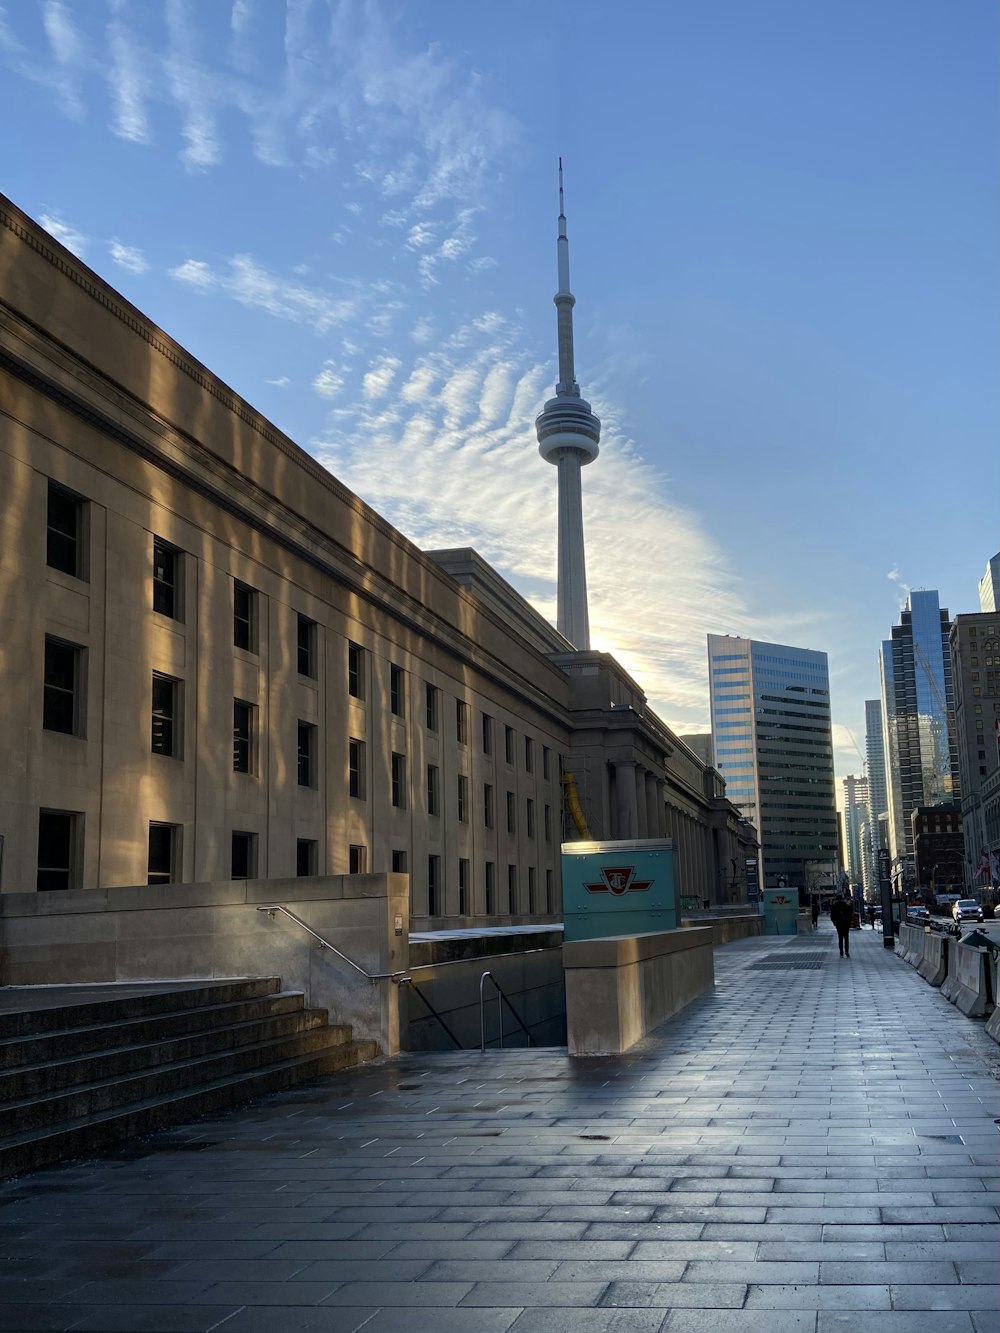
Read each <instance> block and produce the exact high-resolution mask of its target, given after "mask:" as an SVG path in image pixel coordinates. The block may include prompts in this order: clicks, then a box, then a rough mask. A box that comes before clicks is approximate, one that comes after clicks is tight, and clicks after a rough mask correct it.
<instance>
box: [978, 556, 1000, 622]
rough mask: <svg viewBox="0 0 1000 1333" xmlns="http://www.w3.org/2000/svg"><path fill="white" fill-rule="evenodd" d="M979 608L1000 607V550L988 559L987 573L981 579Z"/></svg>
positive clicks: (989, 609)
mask: <svg viewBox="0 0 1000 1333" xmlns="http://www.w3.org/2000/svg"><path fill="white" fill-rule="evenodd" d="M979 609H980V611H996V610H998V609H1000V552H998V553H997V554H996V555H995V556H992V557H991V558H990V559H989V560H987V562H986V573H985V574H984V575H983V577H982V578H981V579H980V580H979Z"/></svg>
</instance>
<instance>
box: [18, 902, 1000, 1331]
mask: <svg viewBox="0 0 1000 1333" xmlns="http://www.w3.org/2000/svg"><path fill="white" fill-rule="evenodd" d="M825 925H826V923H824V926H825ZM852 942H853V943H854V944H855V947H854V949H852V954H854V955H855V956H854V957H853V958H852V962H851V966H850V970H848V969H847V968H846V967H841V968H839V969H838V968H837V966H836V964H835V963H834V962H832V961H829V962H827V963H826V964H825V965H824V966H823V967H821V968H820V969H818V970H817V971H815V972H805V973H804V972H788V973H786V974H783V973H781V972H780V971H769V972H768V973H767V974H766V975H762V974H761V973H760V972H757V971H755V970H753V969H752V968H751V967H750V964H751V963H752V962H753V961H754V960H755V959H756V958H759V957H760V955H761V953H762V952H767V953H779V952H780V951H781V950H783V949H791V950H793V951H794V949H795V948H797V947H801V946H800V943H799V942H797V941H775V940H772V941H763V940H752V941H744V942H740V943H738V944H735V945H732V946H727V947H726V948H724V949H720V950H719V951H717V954H716V975H717V982H718V984H717V986H716V989H715V991H714V992H713V993H712V994H710V995H708V996H705V997H702V998H701V999H699V1000H698V1001H696V1002H695V1003H694V1004H693V1005H692V1006H690V1008H689V1009H687V1010H685V1011H684V1012H683V1013H681V1014H679V1015H677V1016H676V1017H675V1019H674V1020H673V1021H672V1022H671V1023H670V1024H668V1025H666V1026H665V1027H664V1028H663V1029H662V1030H661V1031H660V1032H658V1033H656V1034H654V1035H653V1036H651V1037H650V1038H647V1039H646V1040H644V1041H643V1042H641V1043H640V1044H639V1046H638V1047H637V1048H635V1049H634V1050H633V1051H631V1052H629V1053H628V1054H627V1055H625V1056H623V1057H617V1058H611V1057H609V1058H601V1059H594V1060H584V1061H581V1060H575V1061H570V1060H568V1058H567V1056H566V1053H565V1051H538V1050H533V1051H509V1052H505V1053H503V1054H502V1055H501V1054H500V1053H497V1052H491V1053H490V1054H489V1055H488V1056H486V1057H482V1056H480V1055H479V1053H478V1052H453V1053H442V1054H424V1053H414V1054H411V1055H406V1056H402V1057H399V1058H398V1059H395V1060H391V1061H382V1062H379V1063H377V1064H374V1065H370V1066H365V1067H363V1068H360V1069H355V1070H350V1071H345V1072H344V1073H343V1074H340V1075H336V1076H333V1077H331V1078H329V1079H326V1080H322V1081H320V1082H318V1083H315V1084H312V1085H310V1086H309V1087H306V1088H296V1089H291V1090H289V1091H288V1092H287V1093H283V1094H279V1095H276V1096H274V1097H270V1098H268V1099H266V1100H264V1101H261V1102H259V1103H257V1104H256V1105H253V1106H250V1107H248V1108H245V1109H244V1110H240V1111H236V1112H231V1113H226V1114H224V1115H220V1116H216V1117H212V1118H209V1119H206V1120H205V1121H202V1122H200V1123H199V1124H197V1125H192V1126H186V1127H182V1128H180V1129H176V1130H171V1131H169V1132H168V1133H166V1134H164V1135H162V1136H153V1137H152V1138H150V1139H148V1140H145V1141H142V1142H139V1143H134V1144H128V1145H124V1146H123V1147H122V1148H121V1149H119V1150H116V1151H115V1152H114V1153H111V1154H108V1155H107V1156H106V1157H104V1158H100V1159H95V1160H94V1161H91V1162H85V1163H74V1164H71V1165H67V1166H65V1167H59V1168H53V1169H52V1170H50V1171H44V1172H39V1173H37V1174H36V1175H35V1176H32V1177H29V1178H27V1179H26V1180H22V1181H16V1182H7V1183H5V1184H0V1238H2V1239H0V1254H4V1253H7V1254H8V1259H7V1262H6V1264H5V1270H6V1273H7V1276H6V1277H5V1278H3V1279H0V1284H2V1285H0V1328H2V1329H3V1330H4V1333H8V1331H10V1333H13V1331H15V1330H18V1329H23V1331H24V1333H28V1330H29V1329H31V1328H33V1327H37V1328H39V1329H43V1330H47V1331H48V1330H54V1329H65V1328H68V1327H70V1326H75V1325H79V1326H80V1327H86V1328H88V1329H90V1330H97V1329H100V1328H105V1327H106V1328H107V1329H108V1330H109V1333H111V1331H112V1330H118V1329H125V1328H134V1329H135V1330H136V1333H143V1331H144V1330H149V1333H152V1331H153V1330H155V1329H156V1328H160V1327H162V1333H175V1331H176V1333H188V1331H189V1330H200V1329H202V1328H204V1329H205V1333H209V1330H210V1329H215V1328H216V1325H217V1324H218V1326H219V1328H220V1329H221V1328H224V1329H225V1330H227V1333H298V1331H299V1330H301V1333H344V1331H345V1330H347V1331H349V1333H355V1330H356V1329H358V1328H360V1327H361V1326H362V1325H363V1326H364V1328H365V1330H366V1333H386V1331H387V1330H391V1331H392V1333H398V1330H399V1329H400V1328H402V1327H405V1328H406V1330H407V1333H413V1330H422V1329H427V1330H431V1329H433V1330H434V1333H447V1330H450V1329H456V1330H461V1331H462V1333H477V1330H483V1333H493V1330H499V1333H506V1330H507V1329H509V1328H512V1327H516V1330H517V1333H574V1331H575V1330H579V1333H590V1330H593V1331H594V1333H605V1331H607V1333H612V1331H616V1330H622V1331H623V1333H653V1330H656V1331H657V1333H660V1330H661V1326H662V1333H701V1331H702V1330H704V1333H760V1329H761V1328H765V1329H766V1330H767V1333H802V1331H803V1330H805V1331H806V1333H830V1330H832V1329H834V1328H836V1329H850V1330H851V1333H869V1330H871V1331H872V1333H874V1330H876V1329H877V1330H878V1333H917V1330H918V1329H919V1333H985V1331H986V1329H987V1328H988V1329H989V1330H990V1333H995V1330H996V1327H997V1324H998V1320H997V1317H996V1301H997V1298H996V1286H997V1282H996V1264H995V1262H994V1261H995V1257H996V1255H997V1253H998V1250H997V1248H996V1247H997V1245H998V1236H1000V1226H998V1212H997V1201H998V1199H1000V1172H998V1168H997V1148H998V1144H1000V1139H998V1135H997V1128H996V1125H995V1124H994V1117H996V1116H998V1115H1000V1110H998V1109H997V1090H998V1085H997V1079H996V1077H995V1074H996V1072H997V1070H998V1069H1000V1057H998V1055H997V1051H996V1047H995V1046H993V1045H992V1044H990V1043H989V1042H988V1039H987V1038H985V1037H984V1036H983V1034H982V1025H981V1024H976V1023H973V1022H970V1021H969V1020H966V1019H965V1018H964V1017H963V1016H962V1015H960V1014H959V1013H958V1011H957V1010H955V1009H953V1007H952V1006H950V1005H949V1004H948V1003H947V1002H946V1001H944V1000H943V999H942V997H941V996H940V995H939V994H938V993H937V992H936V991H934V990H932V989H931V988H930V987H927V986H926V985H925V984H924V983H923V982H922V981H921V980H920V979H919V978H918V977H916V975H915V973H914V972H913V970H912V969H911V968H908V967H907V966H906V965H905V964H902V963H900V962H899V960H897V959H895V958H894V957H893V956H892V955H891V954H889V953H888V952H887V951H885V950H883V949H882V947H881V938H880V937H878V936H874V937H873V936H871V935H869V934H868V933H867V932H865V934H864V936H863V937H862V938H859V939H857V940H856V941H852ZM831 943H832V933H831V932H830V930H829V929H828V928H827V929H826V931H825V934H823V933H821V935H820V936H819V938H818V939H816V940H810V944H811V945H812V947H814V948H825V949H827V950H829V948H830V945H831ZM832 959H836V951H835V950H834V951H833V954H832ZM934 1134H953V1135H960V1136H961V1139H962V1142H960V1143H957V1144H948V1143H942V1142H941V1141H940V1140H939V1139H935V1138H934V1137H933V1135H934ZM159 1145H162V1146H159ZM178 1146H180V1147H182V1149H183V1151H176V1148H177V1147H178ZM172 1148H173V1149H174V1150H173V1151H172V1150H171V1149H172ZM154 1210H155V1211H154ZM81 1242H84V1244H81ZM17 1273H21V1274H22V1278H21V1279H20V1280H19V1279H18V1278H17V1277H16V1276H13V1275H14V1274H17ZM28 1275H30V1281H26V1280H24V1279H25V1277H27V1276H28ZM36 1275H37V1276H36ZM60 1275H62V1276H63V1277H64V1278H65V1280H64V1281H60V1280H59V1278H60ZM269 1277H270V1278H271V1279H272V1280H268V1278H269ZM188 1278H191V1279H193V1280H191V1281H185V1280H184V1279H188ZM178 1279H180V1281H178ZM275 1279H276V1280H275ZM317 1301H322V1302H323V1304H322V1305H319V1304H315V1302H317ZM916 1301H923V1302H924V1304H923V1305H919V1304H913V1302H916ZM307 1302H314V1303H313V1304H309V1303H307ZM866 1307H867V1308H866ZM404 1309H405V1325H404V1324H403V1323H402V1322H401V1320H402V1318H403V1311H404ZM928 1311H933V1317H932V1323H931V1324H930V1326H928V1321H927V1315H928ZM18 1312H20V1314H19V1313H18ZM19 1318H20V1319H22V1320H23V1322H22V1323H19V1322H18V1319H19ZM129 1319H131V1320H132V1323H131V1324H130V1323H129V1322H128V1321H129ZM101 1320H104V1321H105V1323H104V1324H102V1323H101V1322H100V1321H101ZM920 1320H923V1323H920V1322H918V1321H920ZM32 1321H34V1322H32Z"/></svg>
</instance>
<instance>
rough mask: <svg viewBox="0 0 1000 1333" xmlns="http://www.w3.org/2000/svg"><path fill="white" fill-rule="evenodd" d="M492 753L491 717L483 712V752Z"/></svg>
mask: <svg viewBox="0 0 1000 1333" xmlns="http://www.w3.org/2000/svg"><path fill="white" fill-rule="evenodd" d="M492 753H493V719H492V718H491V717H490V715H489V713H484V714H483V754H492Z"/></svg>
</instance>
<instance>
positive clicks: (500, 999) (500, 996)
mask: <svg viewBox="0 0 1000 1333" xmlns="http://www.w3.org/2000/svg"><path fill="white" fill-rule="evenodd" d="M487 977H489V979H490V981H492V982H493V985H494V986H495V987H496V992H497V1032H498V1036H499V1041H500V1050H503V1006H504V1005H506V1006H507V1008H508V1009H509V1010H510V1012H511V1013H512V1014H513V1015H514V1018H515V1019H516V1021H517V1025H518V1027H519V1028H520V1029H521V1031H522V1032H523V1033H524V1035H525V1038H526V1039H527V1043H528V1045H529V1046H535V1045H537V1043H536V1041H535V1039H534V1037H533V1036H532V1035H531V1033H530V1032H529V1030H528V1028H527V1026H526V1025H525V1023H524V1020H523V1019H522V1017H521V1015H520V1014H519V1013H518V1012H517V1010H516V1009H515V1008H514V1006H513V1005H512V1004H511V1002H510V1000H509V999H508V998H507V992H506V991H505V990H504V988H503V987H502V986H501V985H500V983H499V981H497V979H496V977H495V976H494V975H493V973H492V972H484V973H483V975H482V976H481V977H480V978H479V1049H480V1051H485V1050H486V997H485V992H484V991H483V982H484V981H485V980H486V978H487Z"/></svg>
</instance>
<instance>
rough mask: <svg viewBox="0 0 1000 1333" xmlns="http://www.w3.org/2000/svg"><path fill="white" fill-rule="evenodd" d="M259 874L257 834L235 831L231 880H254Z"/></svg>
mask: <svg viewBox="0 0 1000 1333" xmlns="http://www.w3.org/2000/svg"><path fill="white" fill-rule="evenodd" d="M256 874H257V834H256V833H244V832H242V831H241V830H239V829H234V830H233V849H232V864H231V870H230V878H231V879H253V878H255V876H256Z"/></svg>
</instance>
